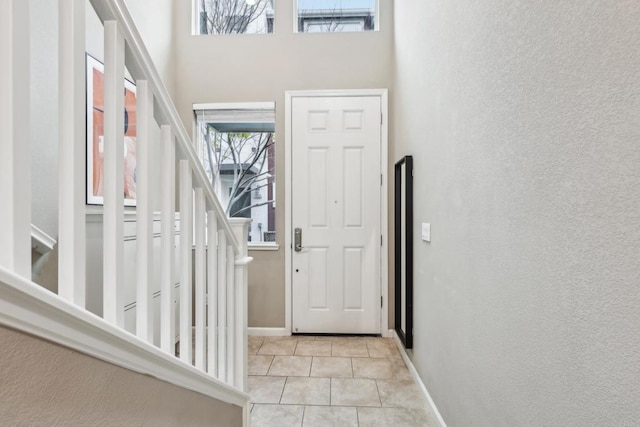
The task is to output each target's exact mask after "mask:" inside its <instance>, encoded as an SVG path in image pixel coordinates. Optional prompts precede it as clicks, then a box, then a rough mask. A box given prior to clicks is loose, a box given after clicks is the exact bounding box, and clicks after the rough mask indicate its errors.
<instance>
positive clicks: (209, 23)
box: [194, 0, 274, 34]
mask: <svg viewBox="0 0 640 427" xmlns="http://www.w3.org/2000/svg"><path fill="white" fill-rule="evenodd" d="M194 1H195V2H196V5H195V6H196V8H195V10H196V11H197V17H198V24H197V25H198V28H197V30H198V31H197V34H265V33H272V32H273V20H274V8H273V2H274V0H194Z"/></svg>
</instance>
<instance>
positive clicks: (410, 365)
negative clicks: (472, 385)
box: [389, 329, 447, 427]
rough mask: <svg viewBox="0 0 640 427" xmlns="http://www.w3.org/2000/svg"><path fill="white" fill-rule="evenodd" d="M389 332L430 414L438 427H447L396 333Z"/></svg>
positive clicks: (393, 331)
mask: <svg viewBox="0 0 640 427" xmlns="http://www.w3.org/2000/svg"><path fill="white" fill-rule="evenodd" d="M389 331H390V332H391V335H392V336H393V339H394V341H395V342H396V346H397V347H398V350H399V351H400V355H401V356H402V360H404V363H406V365H407V368H409V372H411V376H412V377H413V379H414V380H415V382H416V384H417V385H418V388H419V389H420V391H421V392H422V394H423V396H424V398H425V399H427V403H428V404H429V409H431V412H432V413H433V415H434V416H435V418H436V421H437V422H438V425H439V427H447V424H446V423H445V422H444V419H443V418H442V415H441V414H440V411H438V408H437V407H436V404H435V402H434V401H433V399H432V398H431V395H430V394H429V391H428V390H427V387H425V385H424V383H423V382H422V378H420V375H418V371H417V370H416V367H415V366H413V362H412V361H411V359H409V356H408V355H407V352H406V351H405V348H404V345H402V341H400V338H399V337H398V334H397V333H396V331H395V330H392V329H390V330H389Z"/></svg>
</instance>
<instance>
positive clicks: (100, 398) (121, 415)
mask: <svg viewBox="0 0 640 427" xmlns="http://www.w3.org/2000/svg"><path fill="white" fill-rule="evenodd" d="M0 342H2V345H1V346H0V360H2V363H0V378H1V379H2V382H1V383H0V384H1V386H0V425H3V426H147V425H148V426H167V427H173V426H194V427H195V426H211V427H214V426H218V427H229V426H240V425H242V409H241V408H240V407H238V406H233V405H229V404H226V403H222V402H219V401H217V400H215V399H211V398H209V397H206V396H204V395H202V394H199V393H195V392H191V391H188V390H185V389H182V388H180V387H177V386H174V385H171V384H169V383H165V382H163V381H159V380H157V379H154V378H151V377H149V376H146V375H141V374H137V373H133V372H130V371H128V370H126V369H123V368H120V367H117V366H114V365H111V364H109V363H105V362H102V361H100V360H97V359H94V358H92V357H89V356H85V355H82V354H79V353H76V352H74V351H71V350H68V349H65V348H62V347H59V346H57V345H55V344H51V343H48V342H45V341H42V340H40V339H37V338H34V337H31V336H28V335H24V334H21V333H19V332H16V331H13V330H10V329H6V328H3V327H0Z"/></svg>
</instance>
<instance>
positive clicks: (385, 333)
mask: <svg viewBox="0 0 640 427" xmlns="http://www.w3.org/2000/svg"><path fill="white" fill-rule="evenodd" d="M395 334H396V331H394V330H393V329H387V330H386V331H382V333H381V334H380V335H382V338H393V337H394V336H395Z"/></svg>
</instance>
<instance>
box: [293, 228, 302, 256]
mask: <svg viewBox="0 0 640 427" xmlns="http://www.w3.org/2000/svg"><path fill="white" fill-rule="evenodd" d="M293 249H294V250H295V251H296V252H300V251H301V250H302V228H296V229H295V230H293Z"/></svg>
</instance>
